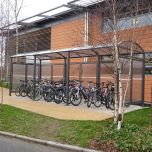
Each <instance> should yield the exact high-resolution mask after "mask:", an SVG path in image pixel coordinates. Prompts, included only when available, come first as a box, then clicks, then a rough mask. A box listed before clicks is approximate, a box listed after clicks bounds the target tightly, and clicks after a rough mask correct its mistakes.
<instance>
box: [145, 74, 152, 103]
mask: <svg viewBox="0 0 152 152" xmlns="http://www.w3.org/2000/svg"><path fill="white" fill-rule="evenodd" d="M145 102H147V103H151V102H152V75H146V76H145Z"/></svg>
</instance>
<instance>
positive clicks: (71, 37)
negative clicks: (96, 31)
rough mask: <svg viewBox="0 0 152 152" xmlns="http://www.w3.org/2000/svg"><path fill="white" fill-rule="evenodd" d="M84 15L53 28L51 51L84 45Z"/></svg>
mask: <svg viewBox="0 0 152 152" xmlns="http://www.w3.org/2000/svg"><path fill="white" fill-rule="evenodd" d="M84 28H85V21H84V15H81V16H80V17H79V18H77V19H73V20H70V21H66V22H63V23H60V24H57V25H54V26H52V27H51V49H52V50H56V49H65V48H72V47H78V46H83V45H84Z"/></svg>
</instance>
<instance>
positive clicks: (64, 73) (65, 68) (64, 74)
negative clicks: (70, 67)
mask: <svg viewBox="0 0 152 152" xmlns="http://www.w3.org/2000/svg"><path fill="white" fill-rule="evenodd" d="M66 62H67V59H66V58H65V59H64V72H63V80H64V82H66V74H67V66H66Z"/></svg>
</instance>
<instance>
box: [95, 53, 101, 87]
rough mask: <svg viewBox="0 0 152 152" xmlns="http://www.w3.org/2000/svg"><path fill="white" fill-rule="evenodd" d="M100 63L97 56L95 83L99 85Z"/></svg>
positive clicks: (99, 58)
mask: <svg viewBox="0 0 152 152" xmlns="http://www.w3.org/2000/svg"><path fill="white" fill-rule="evenodd" d="M100 65H101V57H100V56H98V57H97V64H96V84H97V86H98V85H100Z"/></svg>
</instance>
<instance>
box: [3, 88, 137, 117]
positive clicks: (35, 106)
mask: <svg viewBox="0 0 152 152" xmlns="http://www.w3.org/2000/svg"><path fill="white" fill-rule="evenodd" d="M3 103H4V104H8V105H11V106H14V107H18V108H21V109H24V110H28V111H32V112H35V113H39V114H42V115H46V116H50V117H54V118H58V119H66V120H104V119H108V118H110V117H113V111H111V110H107V109H106V108H105V107H100V108H95V107H94V106H92V108H87V106H86V105H85V104H82V105H80V106H77V107H74V106H72V105H69V106H66V105H65V104H55V103H52V102H50V103H47V102H45V101H43V100H42V101H32V100H31V99H29V98H23V97H16V96H15V94H12V96H8V89H4V102H3ZM139 108H140V107H136V106H135V107H132V108H128V109H127V111H132V110H136V109H139Z"/></svg>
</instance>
